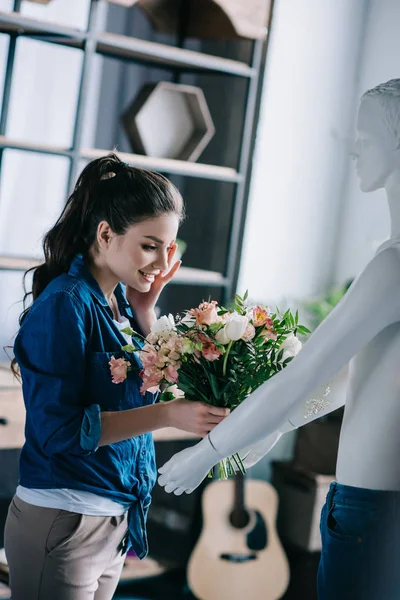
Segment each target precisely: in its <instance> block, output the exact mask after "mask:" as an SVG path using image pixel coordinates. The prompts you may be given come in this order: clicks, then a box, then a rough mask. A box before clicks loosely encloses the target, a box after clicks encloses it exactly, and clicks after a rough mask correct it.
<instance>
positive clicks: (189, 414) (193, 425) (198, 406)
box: [167, 399, 230, 437]
mask: <svg viewBox="0 0 400 600" xmlns="http://www.w3.org/2000/svg"><path fill="white" fill-rule="evenodd" d="M167 406H168V409H169V416H168V423H169V426H170V427H176V429H181V430H183V431H188V432H190V433H195V434H197V435H198V436H200V437H205V436H206V435H207V434H208V433H209V432H210V431H212V430H213V429H214V427H216V426H217V425H218V423H220V422H221V421H222V420H223V419H224V418H225V417H227V416H228V415H229V412H230V411H229V408H218V407H217V406H211V405H210V404H206V403H205V402H192V401H191V400H185V399H178V400H171V401H170V402H168V403H167Z"/></svg>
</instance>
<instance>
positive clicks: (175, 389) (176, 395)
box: [165, 384, 185, 399]
mask: <svg viewBox="0 0 400 600" xmlns="http://www.w3.org/2000/svg"><path fill="white" fill-rule="evenodd" d="M165 391H166V392H169V393H170V394H173V396H174V398H175V399H177V398H184V397H185V392H182V390H180V389H179V388H178V386H177V385H176V384H175V385H170V386H168V387H167V389H166V390H165Z"/></svg>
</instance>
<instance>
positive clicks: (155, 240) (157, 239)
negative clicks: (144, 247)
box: [144, 235, 164, 244]
mask: <svg viewBox="0 0 400 600" xmlns="http://www.w3.org/2000/svg"><path fill="white" fill-rule="evenodd" d="M144 237H145V238H147V239H149V240H153V242H157V243H158V244H163V243H164V242H163V241H162V240H160V238H158V237H155V236H154V235H145V236H144Z"/></svg>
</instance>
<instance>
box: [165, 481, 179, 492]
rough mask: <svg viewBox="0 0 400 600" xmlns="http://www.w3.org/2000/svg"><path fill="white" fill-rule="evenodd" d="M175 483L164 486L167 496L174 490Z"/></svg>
mask: <svg viewBox="0 0 400 600" xmlns="http://www.w3.org/2000/svg"><path fill="white" fill-rule="evenodd" d="M176 487H177V486H176V483H175V482H174V483H168V484H167V485H166V486H165V491H166V492H167V494H171V493H172V492H173V491H174V490H176Z"/></svg>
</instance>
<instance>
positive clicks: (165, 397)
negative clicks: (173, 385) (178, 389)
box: [159, 390, 183, 402]
mask: <svg viewBox="0 0 400 600" xmlns="http://www.w3.org/2000/svg"><path fill="white" fill-rule="evenodd" d="M182 391H183V390H182ZM174 399H175V396H174V395H173V393H172V392H162V393H161V394H160V397H159V400H160V402H170V401H171V400H174Z"/></svg>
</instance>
